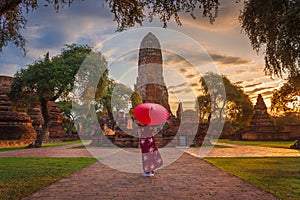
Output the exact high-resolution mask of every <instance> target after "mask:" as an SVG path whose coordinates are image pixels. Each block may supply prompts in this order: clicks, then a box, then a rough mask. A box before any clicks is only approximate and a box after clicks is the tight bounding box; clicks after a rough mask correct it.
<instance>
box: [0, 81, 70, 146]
mask: <svg viewBox="0 0 300 200" xmlns="http://www.w3.org/2000/svg"><path fill="white" fill-rule="evenodd" d="M12 81H13V77H9V76H0V146H17V145H28V144H31V143H32V142H33V141H34V140H35V137H36V133H37V132H38V131H39V130H40V128H41V126H42V123H43V121H44V120H43V116H42V114H41V108H40V107H39V106H36V107H34V108H21V107H16V106H13V104H12V102H11V101H10V99H9V98H8V96H7V94H8V93H9V91H10V87H11V84H12ZM48 106H49V110H50V112H49V113H50V119H51V120H50V128H49V131H48V133H47V135H46V137H45V142H51V141H56V140H58V141H59V140H61V139H62V138H63V137H64V136H65V135H66V133H65V131H64V128H63V117H62V115H61V110H60V108H59V107H58V106H57V105H56V104H55V103H54V102H49V104H48Z"/></svg>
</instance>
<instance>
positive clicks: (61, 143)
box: [0, 140, 82, 152]
mask: <svg viewBox="0 0 300 200" xmlns="http://www.w3.org/2000/svg"><path fill="white" fill-rule="evenodd" d="M81 142H82V141H81V140H75V141H69V142H54V143H46V144H43V145H42V147H53V146H63V145H67V144H79V143H81ZM26 148H27V146H15V147H14V146H12V147H3V148H0V152H4V151H13V150H19V149H26Z"/></svg>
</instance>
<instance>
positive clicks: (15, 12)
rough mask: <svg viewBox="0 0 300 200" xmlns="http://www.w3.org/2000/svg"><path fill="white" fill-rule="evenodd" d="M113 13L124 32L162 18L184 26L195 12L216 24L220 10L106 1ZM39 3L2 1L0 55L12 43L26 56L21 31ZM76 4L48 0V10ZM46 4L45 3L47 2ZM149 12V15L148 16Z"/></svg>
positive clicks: (206, 2) (207, 0) (198, 1)
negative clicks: (183, 16) (183, 20)
mask: <svg viewBox="0 0 300 200" xmlns="http://www.w3.org/2000/svg"><path fill="white" fill-rule="evenodd" d="M105 1H106V3H107V5H108V6H109V9H110V11H111V12H112V13H113V14H114V21H116V22H117V24H118V25H117V26H118V27H117V30H118V31H122V30H124V29H126V28H129V27H133V26H134V25H135V24H140V25H142V23H143V21H144V20H145V18H146V17H148V19H149V21H152V19H153V17H155V16H158V18H159V19H160V21H161V22H162V24H163V27H166V26H167V22H168V21H169V20H170V19H171V18H172V17H174V18H175V21H176V23H177V24H179V25H181V22H180V19H179V13H180V12H185V13H190V15H191V16H192V17H193V18H195V10H196V9H199V10H200V9H203V11H202V15H203V16H204V17H208V18H209V20H210V22H213V21H214V20H215V17H216V16H217V11H218V7H219V0H123V1H120V0H105ZM38 2H40V1H38V0H1V1H0V27H1V29H0V32H1V38H0V52H1V51H2V50H3V48H4V47H5V46H7V45H8V43H10V42H12V43H13V44H14V45H15V46H16V47H20V48H21V49H23V51H24V53H25V52H26V49H25V44H26V40H25V38H24V37H23V35H22V34H21V31H22V30H23V29H25V28H26V23H27V20H26V18H25V17H24V13H23V10H24V8H25V11H26V13H28V12H30V11H34V10H36V9H37V8H38V5H39V4H38ZM73 2H74V0H46V1H45V6H53V7H54V9H55V10H56V11H59V10H60V9H61V8H62V7H64V6H70V5H71V4H72V3H73ZM43 3H44V2H43ZM146 12H148V13H147V14H145V13H146Z"/></svg>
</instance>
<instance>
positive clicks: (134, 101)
mask: <svg viewBox="0 0 300 200" xmlns="http://www.w3.org/2000/svg"><path fill="white" fill-rule="evenodd" d="M130 100H131V108H130V111H129V113H130V116H131V117H133V109H134V108H135V107H136V106H138V105H140V104H142V103H143V99H142V96H141V94H140V93H139V92H138V91H134V92H133V93H132V95H131V97H130Z"/></svg>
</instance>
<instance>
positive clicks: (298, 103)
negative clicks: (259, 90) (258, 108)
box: [271, 73, 300, 114]
mask: <svg viewBox="0 0 300 200" xmlns="http://www.w3.org/2000/svg"><path fill="white" fill-rule="evenodd" d="M299 80H300V73H298V74H297V75H294V76H289V78H288V80H287V82H286V83H285V84H284V85H283V86H282V87H281V88H280V89H279V90H274V91H273V95H272V98H271V110H272V111H273V112H274V113H277V114H279V113H288V112H295V113H298V114H300V81H299Z"/></svg>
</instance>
